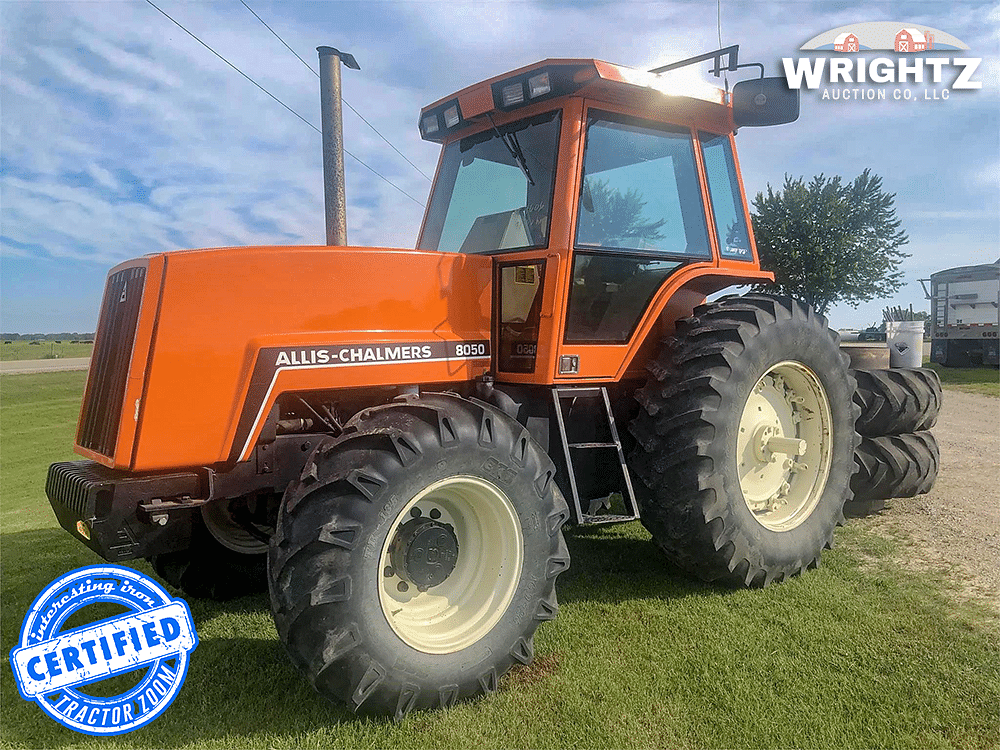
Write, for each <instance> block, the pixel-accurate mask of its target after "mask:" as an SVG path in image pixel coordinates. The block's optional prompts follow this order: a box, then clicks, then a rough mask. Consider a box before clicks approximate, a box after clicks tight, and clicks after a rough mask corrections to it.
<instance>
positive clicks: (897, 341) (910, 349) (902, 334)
mask: <svg viewBox="0 0 1000 750" xmlns="http://www.w3.org/2000/svg"><path fill="white" fill-rule="evenodd" d="M885 339H886V344H888V346H889V367H920V366H921V365H922V364H923V358H924V321H922V320H892V321H889V322H887V323H886V324H885Z"/></svg>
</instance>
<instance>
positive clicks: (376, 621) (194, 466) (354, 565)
mask: <svg viewBox="0 0 1000 750" xmlns="http://www.w3.org/2000/svg"><path fill="white" fill-rule="evenodd" d="M735 54H736V51H735V49H734V48H730V49H728V50H719V51H717V52H714V53H709V54H707V55H702V56H700V57H698V58H692V60H690V61H685V62H684V63H681V65H684V64H689V63H691V62H699V61H703V60H711V59H714V61H715V71H714V72H716V74H717V75H718V73H719V72H720V70H730V71H733V70H736V67H737V65H736V59H735ZM724 59H728V64H726V63H725V62H724ZM669 67H677V66H676V65H675V66H669ZM740 67H744V66H740ZM661 70H663V69H661ZM671 75H673V74H672V73H671V72H663V73H660V72H659V71H654V72H645V71H639V70H634V69H630V68H626V67H621V66H618V65H611V64H608V63H605V62H601V61H598V60H590V59H581V60H546V61H543V62H540V63H538V64H535V65H530V66H528V67H524V68H520V69H518V70H515V71H513V72H511V73H507V74H505V75H502V76H499V77H497V78H493V79H491V80H488V81H485V82H483V83H478V84H476V85H474V86H470V87H468V88H466V89H463V90H462V91H459V92H458V93H457V94H454V95H452V96H449V97H447V98H445V99H442V100H440V101H438V102H436V103H435V104H432V105H430V106H428V107H426V108H424V109H423V110H422V112H421V114H420V120H419V127H420V132H421V135H422V136H423V138H424V139H425V140H428V141H433V142H436V143H440V144H442V151H441V158H440V162H439V165H438V170H437V176H436V179H435V181H434V185H433V188H432V190H431V195H430V200H429V202H428V206H427V211H426V215H425V217H424V222H423V227H422V229H421V231H420V237H419V240H418V241H417V247H416V249H415V250H393V249H383V248H361V247H330V246H315V247H240V248H220V249H210V250H190V251H183V252H166V253H157V254H154V255H149V256H146V257H143V258H138V259H135V260H131V261H128V262H126V263H122V264H121V265H119V266H117V267H116V268H114V269H112V271H111V272H110V275H109V277H108V282H107V287H106V291H105V294H104V301H103V307H102V310H101V314H100V322H99V327H98V331H97V339H96V344H95V350H94V355H93V359H92V362H91V366H90V375H89V380H88V383H87V389H86V393H85V396H84V401H83V408H82V412H81V416H80V422H79V428H78V433H77V437H76V451H77V452H78V453H79V454H81V455H83V456H84V457H86V458H87V459H88V460H85V461H76V462H69V463H57V464H54V465H53V466H52V467H51V468H50V470H49V476H48V483H47V494H48V497H49V499H50V501H51V503H52V506H53V507H54V509H55V512H56V514H57V516H58V518H59V521H60V522H61V524H62V525H63V527H65V528H66V529H67V530H68V531H69V532H71V533H72V534H73V535H75V536H76V537H78V538H79V539H81V540H82V541H83V542H84V543H85V544H86V545H88V546H89V547H90V548H91V549H93V550H94V551H96V552H97V553H98V554H100V555H101V556H102V557H103V558H105V559H106V560H109V561H112V562H117V561H124V560H132V559H135V558H148V559H149V560H150V561H151V563H152V566H153V569H154V570H155V571H156V572H157V573H158V574H159V575H160V576H161V577H162V578H163V579H165V580H166V581H167V582H169V583H170V584H172V585H174V586H176V587H178V588H180V589H181V590H182V591H184V592H185V593H186V594H188V595H191V596H209V597H219V598H223V597H230V596H234V595H237V594H243V593H248V592H249V591H252V590H254V589H256V588H258V587H260V588H263V587H264V585H267V586H269V589H270V598H271V607H272V610H273V615H274V621H275V623H276V625H277V630H278V633H279V635H280V637H281V639H282V641H283V642H284V644H285V646H286V647H287V650H288V652H289V653H290V655H291V657H292V659H293V660H294V662H295V663H296V664H297V665H298V666H299V668H300V669H301V670H302V671H303V672H304V673H305V674H306V676H307V677H308V679H309V680H310V681H311V683H312V684H313V685H314V686H315V687H316V689H317V690H318V691H319V692H320V693H322V694H324V695H326V696H330V697H333V698H337V699H339V700H342V701H344V702H346V703H347V704H348V705H349V706H350V707H351V708H352V709H354V710H356V711H364V712H375V713H387V714H393V715H396V716H397V717H400V716H403V715H405V714H406V713H407V712H408V711H410V710H411V709H420V708H431V707H437V706H449V705H451V704H453V703H454V702H455V701H456V700H461V699H465V698H468V697H470V696H473V695H476V694H479V693H482V692H484V691H490V690H493V689H495V688H496V686H497V682H498V680H499V678H500V677H501V676H502V675H503V674H504V672H506V671H507V670H508V669H509V668H510V667H511V666H512V665H513V664H514V663H515V662H521V663H528V662H530V661H531V659H532V655H533V647H532V638H533V634H534V632H535V629H536V627H537V626H538V624H539V623H540V622H542V621H545V620H550V619H552V618H553V617H555V616H556V612H557V609H558V607H557V604H556V594H555V581H556V578H557V576H558V575H559V574H560V573H561V572H563V571H564V570H566V569H567V567H568V566H569V555H568V553H567V548H566V544H565V542H564V539H563V532H562V529H563V525H564V524H565V523H567V522H569V523H572V524H600V523H611V522H619V521H627V520H632V519H636V518H641V520H642V523H643V524H644V525H645V526H646V528H647V529H648V530H649V532H650V534H651V535H652V537H653V540H654V542H655V543H656V544H657V545H658V546H659V547H660V548H661V549H662V550H663V552H664V553H665V554H666V555H667V557H668V558H669V559H670V560H671V561H673V563H675V564H676V565H678V566H680V567H681V568H683V569H685V570H687V571H689V572H690V573H692V574H694V575H696V576H699V577H701V578H703V579H705V580H709V581H720V582H723V583H726V584H730V585H737V586H761V585H767V584H769V583H772V582H776V581H780V580H782V579H784V578H787V577H789V576H793V575H796V574H798V573H799V572H800V571H802V570H804V569H806V568H809V567H811V566H814V565H816V563H817V561H818V559H819V556H820V553H821V551H822V550H823V549H824V548H825V547H827V546H828V545H829V544H830V543H831V540H832V536H833V532H834V527H835V526H837V524H838V523H839V522H841V521H842V520H843V507H844V503H845V501H846V500H848V499H850V492H851V491H850V480H851V476H852V474H853V473H854V451H855V447H856V445H857V444H858V440H859V438H858V436H857V433H856V431H855V419H856V416H857V407H856V406H854V405H853V404H852V397H853V395H854V392H855V382H854V379H853V377H852V376H851V374H850V371H849V370H848V368H847V366H846V364H845V360H844V358H843V357H842V355H841V353H840V351H839V348H838V337H837V335H836V334H835V333H833V332H831V331H830V330H828V328H827V323H826V320H825V319H824V318H823V317H822V316H820V315H818V314H817V313H815V312H814V311H813V310H811V309H809V308H808V307H807V306H806V305H804V304H802V303H800V302H797V301H794V300H792V299H789V298H782V297H769V296H762V295H748V296H743V297H727V298H723V299H720V300H718V301H715V302H711V303H707V302H706V298H707V297H708V296H709V295H712V294H714V293H716V292H719V291H720V290H723V289H725V288H726V287H729V286H732V285H746V284H752V283H755V282H761V281H764V280H768V279H770V278H771V276H770V274H769V273H767V272H766V271H764V270H762V269H761V268H760V266H759V263H758V259H757V254H756V249H755V246H754V240H753V234H752V232H751V227H750V221H749V218H748V212H747V202H746V196H745V195H744V191H743V185H742V182H741V178H740V172H739V167H738V162H737V159H736V149H735V145H734V138H733V136H734V134H735V133H736V130H737V128H738V127H741V126H754V125H771V124H779V123H782V122H788V121H790V120H793V119H795V117H797V114H798V99H797V94H795V93H794V92H792V93H789V92H788V90H787V89H785V88H784V85H783V82H782V81H781V80H779V79H765V78H761V79H755V80H745V81H741V82H739V83H737V84H736V85H735V86H734V88H733V90H732V92H731V93H727V92H723V91H722V90H720V89H718V88H715V87H713V86H709V85H708V84H703V86H696V85H682V84H680V83H677V84H673V83H672V82H671Z"/></svg>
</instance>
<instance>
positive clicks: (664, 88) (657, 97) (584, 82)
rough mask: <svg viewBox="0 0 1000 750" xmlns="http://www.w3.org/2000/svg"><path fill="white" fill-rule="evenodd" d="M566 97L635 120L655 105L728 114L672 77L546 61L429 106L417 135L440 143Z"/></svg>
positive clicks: (715, 94)
mask: <svg viewBox="0 0 1000 750" xmlns="http://www.w3.org/2000/svg"><path fill="white" fill-rule="evenodd" d="M538 92H541V93H538ZM569 94H573V95H575V96H584V97H589V98H595V99H605V100H606V99H609V98H611V99H615V100H624V101H625V102H627V103H628V104H633V105H634V106H636V108H637V114H638V113H640V110H642V109H645V108H648V107H649V106H650V105H651V103H653V102H656V103H661V102H662V103H663V104H667V103H676V104H687V105H694V106H696V107H698V108H699V109H706V110H709V109H710V110H717V109H718V108H729V105H728V104H727V103H726V95H725V92H723V90H722V89H720V88H718V87H716V86H713V85H711V84H710V83H706V82H703V81H692V80H691V79H690V77H689V76H688V77H684V76H680V75H677V72H676V71H671V72H668V73H662V74H656V73H651V72H648V71H645V70H638V69H636V68H630V67H627V66H625V65H615V64H613V63H609V62H605V61H603V60H596V59H593V58H549V59H546V60H541V61H539V62H537V63H534V64H532V65H526V66H524V67H522V68H518V69H516V70H513V71H510V72H508V73H504V74H502V75H499V76H495V77H494V78H490V79H488V80H485V81H481V82H480V83H475V84H473V85H471V86H467V87H466V88H464V89H462V90H461V91H457V92H455V93H454V94H452V95H451V96H447V97H444V98H443V99H439V100H437V101H436V102H434V103H433V104H429V105H427V106H426V107H424V108H423V109H421V110H420V133H421V136H422V137H423V138H424V139H425V140H429V141H437V142H441V141H444V140H445V138H447V137H448V136H449V135H450V134H451V133H453V132H457V131H459V130H463V129H464V128H465V127H467V126H468V125H471V124H472V122H473V121H474V120H476V119H478V118H480V117H482V116H483V115H486V114H488V113H499V112H503V113H506V112H511V111H513V110H515V109H517V108H519V107H522V106H527V105H529V104H534V103H535V102H539V101H544V100H545V99H554V98H557V97H560V96H566V95H569ZM713 114H716V115H717V114H718V113H717V112H713Z"/></svg>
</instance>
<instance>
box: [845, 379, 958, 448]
mask: <svg viewBox="0 0 1000 750" xmlns="http://www.w3.org/2000/svg"><path fill="white" fill-rule="evenodd" d="M852 374H853V375H854V377H855V379H856V380H857V381H858V389H857V391H855V393H854V403H855V404H857V405H858V406H859V407H860V408H861V416H860V417H859V418H858V424H857V428H858V432H859V433H861V434H862V435H864V436H866V437H880V436H882V435H899V434H902V433H906V432H919V431H921V430H929V429H930V428H931V427H933V426H934V424H935V423H936V422H937V418H938V413H939V412H940V411H941V379H940V378H939V377H938V374H937V373H936V372H934V370H930V369H926V368H922V367H921V368H915V369H892V370H854V371H852Z"/></svg>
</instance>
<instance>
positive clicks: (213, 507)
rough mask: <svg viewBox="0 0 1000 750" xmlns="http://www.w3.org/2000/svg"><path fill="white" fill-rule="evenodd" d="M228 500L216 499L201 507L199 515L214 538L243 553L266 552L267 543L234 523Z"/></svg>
mask: <svg viewBox="0 0 1000 750" xmlns="http://www.w3.org/2000/svg"><path fill="white" fill-rule="evenodd" d="M230 502H232V501H230V500H216V501H213V502H211V503H207V504H206V505H203V506H202V507H201V517H202V519H203V520H204V521H205V526H206V527H207V528H208V531H209V533H210V534H211V535H212V536H213V537H215V540H216V541H217V542H218V543H219V544H221V545H222V546H223V547H225V548H226V549H231V550H232V551H233V552H239V553H240V554H244V555H259V554H263V553H264V552H267V548H268V544H267V542H265V541H262V540H261V539H258V538H257V537H256V536H254V535H253V534H251V533H250V532H249V531H247V530H246V529H245V528H244V527H243V526H241V525H240V524H238V523H236V520H235V519H234V518H233V515H232V513H231V512H230V508H229V504H230Z"/></svg>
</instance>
